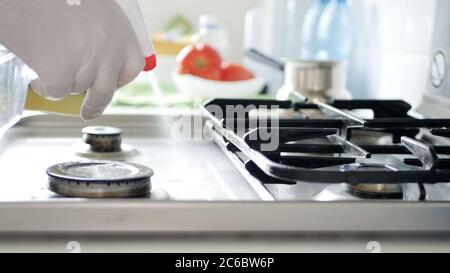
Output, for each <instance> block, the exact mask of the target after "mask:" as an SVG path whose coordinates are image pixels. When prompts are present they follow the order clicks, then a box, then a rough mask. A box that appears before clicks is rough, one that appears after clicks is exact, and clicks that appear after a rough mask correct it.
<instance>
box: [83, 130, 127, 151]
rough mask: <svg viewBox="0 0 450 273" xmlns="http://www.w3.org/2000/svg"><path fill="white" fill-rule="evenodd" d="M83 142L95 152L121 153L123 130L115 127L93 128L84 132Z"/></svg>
mask: <svg viewBox="0 0 450 273" xmlns="http://www.w3.org/2000/svg"><path fill="white" fill-rule="evenodd" d="M82 133H83V140H84V142H85V143H86V144H89V145H90V148H91V150H92V151H93V152H97V153H114V152H120V151H121V146H122V130H121V129H119V128H114V127H106V126H91V127H86V128H84V129H83V130H82Z"/></svg>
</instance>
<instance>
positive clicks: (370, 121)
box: [203, 99, 450, 201]
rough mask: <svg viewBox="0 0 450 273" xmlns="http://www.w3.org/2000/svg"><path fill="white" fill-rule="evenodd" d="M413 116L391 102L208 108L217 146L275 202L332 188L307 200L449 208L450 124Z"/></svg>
mask: <svg viewBox="0 0 450 273" xmlns="http://www.w3.org/2000/svg"><path fill="white" fill-rule="evenodd" d="M410 110H411V106H410V105H409V104H407V103H406V102H403V101H386V100H383V101H380V100H348V101H344V100H337V101H334V102H332V103H330V104H325V103H322V102H319V101H316V102H313V103H294V102H291V101H272V100H229V99H215V100H212V101H209V102H208V103H206V104H205V105H204V107H203V111H204V113H205V115H206V117H207V118H208V120H209V122H210V123H211V128H212V131H213V135H215V136H216V137H215V138H216V142H217V143H218V144H219V145H220V146H223V147H224V148H225V150H226V151H227V153H232V154H235V155H236V156H237V157H238V158H239V161H240V162H241V164H242V166H243V168H245V170H246V171H247V172H249V173H250V174H251V175H252V176H253V177H254V178H256V179H257V180H258V181H260V182H261V183H262V184H263V185H264V186H265V188H266V189H267V190H268V192H269V193H270V194H272V195H277V197H275V198H276V199H281V200H283V199H285V197H283V194H281V195H280V191H278V190H277V185H284V187H281V188H283V189H284V191H286V188H289V187H288V186H287V185H294V186H291V187H290V188H291V189H294V188H295V185H299V184H302V185H303V187H304V186H305V183H306V184H310V185H313V184H327V185H326V186H325V188H324V189H322V190H321V191H319V192H314V193H312V194H310V195H309V196H305V198H306V199H310V200H317V201H336V200H362V199H363V200H364V199H370V200H387V199H392V200H406V201H425V200H428V201H432V200H441V199H442V198H443V196H445V197H444V199H445V200H449V199H450V191H449V190H448V189H447V188H448V184H447V183H450V159H449V156H448V155H449V154H450V146H448V145H446V142H448V138H449V137H450V129H449V128H450V119H419V118H415V117H413V116H411V115H410V114H409V112H410ZM294 191H295V190H294ZM434 192H439V194H437V195H436V194H432V193H434ZM438 196H439V197H438Z"/></svg>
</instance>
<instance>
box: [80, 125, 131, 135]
mask: <svg viewBox="0 0 450 273" xmlns="http://www.w3.org/2000/svg"><path fill="white" fill-rule="evenodd" d="M82 133H83V134H89V135H94V136H117V135H121V134H122V130H121V129H119V128H115V127H107V126H90V127H86V128H83V130H82Z"/></svg>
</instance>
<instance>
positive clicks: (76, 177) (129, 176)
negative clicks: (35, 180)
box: [47, 161, 154, 198]
mask: <svg viewBox="0 0 450 273" xmlns="http://www.w3.org/2000/svg"><path fill="white" fill-rule="evenodd" d="M153 174H154V172H153V170H152V169H150V168H148V167H145V166H141V165H138V164H132V163H123V162H114V161H90V162H68V163H62V164H58V165H54V166H52V167H50V168H48V169H47V175H48V177H49V189H50V190H51V191H53V192H54V193H57V194H60V195H63V196H67V197H83V198H127V197H144V196H148V195H149V194H150V190H151V182H150V178H151V177H152V176H153Z"/></svg>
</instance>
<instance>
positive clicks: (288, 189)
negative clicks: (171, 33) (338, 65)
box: [0, 100, 450, 240]
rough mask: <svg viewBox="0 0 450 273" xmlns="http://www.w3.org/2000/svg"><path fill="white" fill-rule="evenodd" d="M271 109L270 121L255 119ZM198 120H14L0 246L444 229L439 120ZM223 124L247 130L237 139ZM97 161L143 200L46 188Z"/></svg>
mask: <svg viewBox="0 0 450 273" xmlns="http://www.w3.org/2000/svg"><path fill="white" fill-rule="evenodd" d="M236 105H237V106H239V105H240V107H243V106H248V109H250V110H249V111H244V112H243V116H242V117H240V116H239V115H236V116H234V117H232V118H227V117H225V118H223V117H219V115H218V113H219V112H220V110H221V109H225V110H226V109H227V106H236ZM374 105H375V106H374ZM250 106H253V108H252V107H250ZM270 106H276V109H275V110H274V109H271V110H270V111H267V110H264V108H266V109H270V108H271V107H270ZM238 108H239V107H238ZM243 108H244V109H245V108H247V107H243ZM255 109H256V110H255ZM367 109H369V110H367ZM202 110H203V113H201V112H200V111H194V112H192V111H182V112H178V113H175V112H171V113H170V114H169V113H167V112H165V113H158V112H156V113H150V114H147V115H105V116H103V117H101V118H99V119H98V120H96V121H94V122H90V123H85V122H83V121H81V120H79V119H78V118H72V117H58V116H50V115H32V116H29V117H26V118H23V119H22V120H21V122H20V123H19V124H17V125H16V126H15V127H14V128H12V129H11V130H9V131H8V132H7V134H6V135H5V137H4V138H3V139H2V140H1V145H0V188H1V189H2V190H1V191H0V219H2V221H0V234H11V233H14V234H17V233H20V234H43V233H44V234H47V233H51V234H55V233H57V234H99V233H102V234H109V235H111V234H128V235H132V234H135V235H142V234H152V235H161V234H166V235H167V234H185V235H186V234H205V233H206V234H216V235H217V234H222V235H230V234H253V235H256V234H278V235H283V234H285V235H287V234H298V235H301V236H303V235H305V234H317V233H327V234H353V235H355V234H360V235H361V234H392V233H399V232H401V233H405V234H411V233H414V232H420V233H421V234H423V233H430V234H436V233H448V231H449V230H450V220H449V219H448V217H446V215H447V214H448V212H449V211H450V202H448V197H449V196H450V195H449V192H450V190H449V189H448V184H447V183H446V182H448V181H449V180H448V177H449V175H448V173H449V171H448V169H447V167H446V165H447V160H446V158H445V155H446V154H448V153H450V151H449V148H447V146H446V144H445V141H444V140H446V136H447V133H448V131H447V130H446V129H445V128H447V127H448V126H450V125H449V124H450V121H448V120H425V119H422V120H421V119H414V118H412V117H410V116H407V112H408V110H409V105H407V104H406V103H404V102H400V101H394V102H393V101H378V102H373V101H347V102H345V101H336V102H334V103H333V104H329V105H327V104H322V103H315V104H307V103H293V102H290V101H284V102H277V101H266V100H264V101H259V100H256V101H255V100H238V101H237V100H213V101H210V102H209V103H207V104H206V105H205V106H204V107H203V109H202ZM214 110H216V112H214ZM386 115H389V117H387V116H386ZM370 116H372V117H371V118H368V117H370ZM255 117H256V118H255ZM261 117H265V118H261ZM255 120H256V121H258V123H254V122H255ZM232 124H236V125H242V124H244V125H249V126H244V127H242V128H241V127H240V126H236V127H235V128H236V130H235V129H233V128H232V126H231V125H232ZM255 124H256V125H255ZM87 126H89V127H88V128H86V127H87ZM92 126H93V127H92ZM99 126H100V128H104V126H107V127H114V128H118V129H117V130H112V131H114V132H120V133H121V138H120V145H121V150H118V146H119V142H118V139H117V134H116V133H115V134H113V135H115V136H116V137H114V138H113V139H115V140H114V141H111V143H115V144H114V145H113V146H112V147H115V148H114V149H113V150H112V151H109V152H105V153H103V152H102V150H103V149H104V148H105V147H103V146H102V147H103V148H102V149H99V148H95V147H94V148H92V147H91V148H89V147H88V146H86V145H87V143H91V145H92V143H94V142H95V141H94V140H98V139H99V138H98V136H96V134H97V132H98V128H99ZM83 128H85V129H84V130H83ZM268 128H270V130H268V131H269V133H270V132H271V133H272V134H269V135H274V136H279V140H280V141H279V143H278V144H279V145H275V146H271V144H273V143H271V142H273V141H272V139H270V138H267V136H265V135H264V134H263V133H264V130H265V129H268ZM241 129H242V130H241ZM102 130H103V129H102ZM107 131H108V130H107ZM112 131H111V130H110V131H108V132H112ZM180 132H181V133H180ZM111 134H112V133H111ZM111 134H109V135H111ZM109 135H108V137H109ZM431 139H432V140H433V141H431ZM438 140H439V141H438ZM102 141H103V140H102ZM434 141H436V142H434ZM441 141H442V142H441ZM274 143H275V144H276V142H274ZM427 143H430V144H427ZM103 144H104V143H103V142H101V145H103ZM116 144H117V145H116ZM263 144H268V147H269V149H265V145H263ZM431 144H432V145H431ZM107 150H108V149H107ZM98 160H101V161H102V162H105V161H106V162H111V161H113V162H115V163H112V165H113V166H118V167H119V168H125V169H128V168H131V167H133V166H139V167H137V168H138V169H143V170H145V176H144V178H145V181H143V182H144V183H145V189H146V190H150V193H149V194H148V195H145V196H141V197H134V198H111V197H113V196H111V195H107V196H106V197H108V198H87V197H89V196H83V195H80V196H78V197H76V194H77V193H82V194H84V193H86V191H85V190H86V189H89V191H88V193H91V192H92V191H91V188H89V187H92V186H96V183H93V184H90V182H89V181H87V182H86V181H81V182H80V181H78V180H73V181H70V182H71V183H72V184H70V186H71V187H70V191H69V193H68V191H58V189H55V188H52V187H51V185H52V183H55V182H56V183H59V182H61V181H60V180H59V178H61V177H60V176H58V175H60V173H59V171H60V167H61V168H63V167H64V168H67V166H69V167H72V166H73V164H75V165H77V164H78V163H77V162H84V163H81V164H86V163H85V162H92V161H98ZM117 162H121V164H122V163H123V165H121V164H119V163H117ZM67 164H68V165H67ZM105 164H107V165H111V164H110V163H105ZM55 168H56V170H57V171H58V172H56V175H55V172H54V171H55ZM64 168H63V169H64ZM94 169H97V167H95V168H94ZM150 169H151V171H150ZM149 176H151V182H150V183H151V185H147V183H148V182H149V180H148V177H149ZM55 178H56V180H55ZM63 178H64V179H66V177H63ZM103 180H105V181H103ZM103 180H102V181H95V182H99V183H100V182H101V183H106V186H105V184H102V186H104V187H108V188H107V189H108V191H107V193H109V192H111V190H115V189H116V187H117V189H119V190H120V189H122V187H123V186H124V184H123V183H122V181H118V182H117V181H116V183H114V181H109V178H108V179H103ZM106 180H108V181H106ZM65 182H67V181H65ZM78 183H79V184H80V185H78ZM108 183H110V185H109V184H108ZM77 186H80V187H78V188H77ZM109 187H112V188H109ZM74 189H75V190H74ZM126 189H128V188H126ZM96 190H98V189H96ZM97 192H98V191H97ZM125 192H127V191H125ZM71 194H74V196H71ZM65 195H67V196H65ZM69 196H71V197H69ZM133 196H134V195H133ZM95 197H102V196H101V195H100V196H95ZM437 201H440V202H437ZM442 201H443V202H442ZM364 240H365V239H364Z"/></svg>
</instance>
